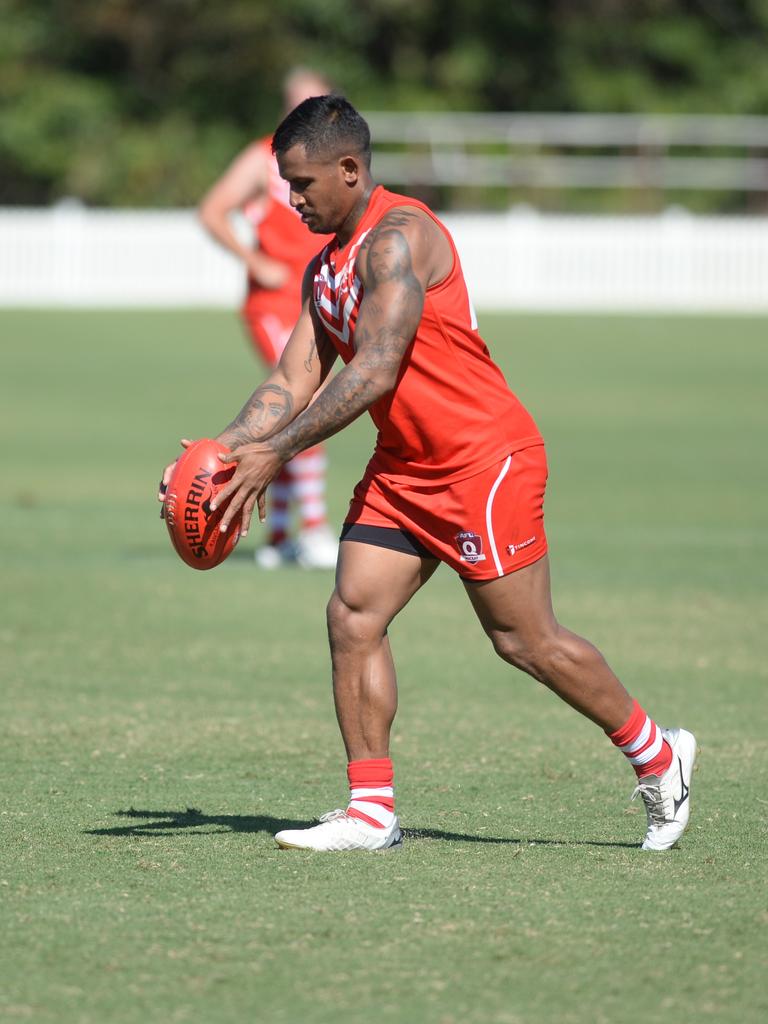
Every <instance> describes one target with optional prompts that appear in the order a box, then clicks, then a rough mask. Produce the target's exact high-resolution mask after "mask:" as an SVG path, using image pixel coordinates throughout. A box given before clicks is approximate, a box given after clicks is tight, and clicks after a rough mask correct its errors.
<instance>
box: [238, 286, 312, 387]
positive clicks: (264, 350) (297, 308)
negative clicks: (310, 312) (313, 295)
mask: <svg viewBox="0 0 768 1024" xmlns="http://www.w3.org/2000/svg"><path fill="white" fill-rule="evenodd" d="M299 293H300V285H297V286H296V290H295V294H294V292H293V290H291V291H290V292H285V291H276V292H267V291H256V290H254V291H251V292H250V293H249V294H248V297H247V298H246V300H245V303H244V304H243V308H242V316H243V320H244V321H245V324H246V327H247V328H248V333H249V334H250V336H251V341H252V342H253V347H254V348H255V349H256V351H257V353H258V354H259V355H260V356H261V358H262V359H263V360H264V362H265V363H266V364H267V366H268V367H269V368H270V369H272V367H274V366H277V364H278V362H279V361H280V356H281V355H282V354H283V349H284V348H285V346H286V345H287V344H288V339H289V338H290V336H291V331H292V330H293V328H294V327H295V326H296V321H297V320H298V318H299V314H300V312H301V303H300V302H299Z"/></svg>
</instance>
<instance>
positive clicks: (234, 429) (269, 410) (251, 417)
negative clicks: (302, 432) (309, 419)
mask: <svg viewBox="0 0 768 1024" xmlns="http://www.w3.org/2000/svg"><path fill="white" fill-rule="evenodd" d="M292 419H293V396H292V395H291V393H290V391H287V390H286V389H285V388H281V387H280V386H279V385H278V384H262V386H261V387H260V388H257V389H256V391H254V393H253V394H252V395H251V397H250V398H249V399H248V401H247V402H246V403H245V405H244V406H243V408H242V409H241V410H240V413H239V414H238V415H237V416H236V417H235V419H234V420H233V421H232V422H231V423H230V424H229V426H228V427H227V428H226V430H224V431H223V435H222V436H223V437H225V439H226V441H227V443H228V444H229V446H230V448H237V447H239V446H240V445H243V444H252V443H253V442H254V441H266V440H267V438H269V437H272V435H273V434H276V433H277V432H278V431H279V430H280V428H281V427H283V426H285V425H286V424H287V423H290V422H291V420H292Z"/></svg>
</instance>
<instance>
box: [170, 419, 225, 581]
mask: <svg viewBox="0 0 768 1024" xmlns="http://www.w3.org/2000/svg"><path fill="white" fill-rule="evenodd" d="M227 451H229V449H228V448H226V447H225V446H224V445H223V444H219V442H218V441H211V440H210V438H207V437H206V438H203V439H202V440H200V441H195V442H194V443H193V444H191V445H190V446H189V448H187V449H186V450H185V451H184V452H183V453H182V454H181V455H180V456H179V458H178V461H177V462H176V465H175V466H174V468H173V473H172V475H171V479H170V481H169V482H168V490H167V491H166V494H165V500H164V501H163V513H164V518H165V524H166V526H167V527H168V533H169V534H170V535H171V541H172V542H173V546H174V547H175V548H176V551H177V552H178V554H179V557H180V558H181V559H182V560H183V561H185V562H186V563H187V565H191V566H192V568H193V569H212V568H213V567H214V566H215V565H219V564H220V563H221V562H223V561H224V559H225V558H227V556H228V555H230V554H231V553H232V550H233V549H234V547H235V545H236V544H237V542H238V540H239V539H240V526H241V522H242V517H241V516H240V515H238V516H236V517H235V519H234V520H233V522H232V523H230V525H229V529H228V530H227V532H226V533H221V531H220V530H219V523H220V522H221V517H222V516H223V514H224V511H225V509H226V503H225V504H224V505H222V506H220V507H219V508H217V509H216V511H215V512H212V511H211V500H212V499H213V498H214V496H215V495H216V494H218V493H219V491H220V490H221V488H222V487H223V486H224V485H225V484H226V483H228V482H229V481H230V480H231V479H232V476H233V474H234V472H235V466H234V465H232V466H225V465H224V464H223V463H222V462H220V461H219V459H218V458H217V456H218V454H219V452H227Z"/></svg>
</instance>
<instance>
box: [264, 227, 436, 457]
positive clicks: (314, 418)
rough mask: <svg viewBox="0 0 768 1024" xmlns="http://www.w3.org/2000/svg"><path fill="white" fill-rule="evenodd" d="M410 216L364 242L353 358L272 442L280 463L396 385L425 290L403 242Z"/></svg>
mask: <svg viewBox="0 0 768 1024" xmlns="http://www.w3.org/2000/svg"><path fill="white" fill-rule="evenodd" d="M414 217H415V215H414V214H411V213H407V212H405V211H402V210H395V211H392V212H391V213H390V214H388V215H387V216H386V217H384V218H383V219H382V221H381V222H380V224H379V225H378V226H377V227H376V228H375V229H374V230H373V231H372V232H371V234H370V235H369V236H368V238H367V239H366V242H365V243H364V246H365V254H364V259H365V260H366V261H367V273H366V275H365V296H364V299H363V303H362V305H361V307H360V315H359V318H358V321H357V324H356V326H355V348H356V350H357V351H356V355H355V357H354V359H353V360H352V361H351V362H350V363H348V364H347V366H345V367H344V369H343V370H342V371H341V372H340V373H339V374H337V376H336V377H335V378H334V379H333V380H332V381H331V383H330V384H329V385H328V387H327V388H326V389H325V391H323V392H322V393H321V394H320V395H319V396H318V397H317V398H316V400H315V401H314V403H313V404H312V405H310V406H309V408H307V409H306V410H305V411H304V412H303V413H302V414H301V415H300V416H297V417H296V419H295V420H294V421H293V422H292V423H290V424H289V425H288V426H286V427H285V429H284V430H281V431H280V432H279V433H278V434H276V435H275V436H274V437H273V438H271V440H270V444H271V445H272V447H273V448H274V449H275V451H277V452H278V454H279V455H280V456H281V457H282V458H283V459H289V458H292V457H293V456H294V455H296V454H297V452H300V451H302V450H303V449H305V448H309V447H310V446H311V445H313V444H317V443H318V442H319V441H323V440H325V438H327V437H331V436H332V435H333V434H335V433H337V432H338V431H339V430H341V429H342V428H343V427H346V426H347V425H348V424H349V423H351V422H352V421H353V420H355V419H357V417H358V416H359V415H360V414H361V413H362V412H364V411H365V410H366V409H368V408H369V407H370V406H371V405H373V403H374V402H375V401H377V400H378V399H379V398H381V397H382V396H383V395H384V394H386V393H387V392H388V391H391V390H392V389H393V388H394V387H395V386H396V382H397V374H398V372H399V370H400V365H401V362H402V359H403V356H404V354H405V352H406V350H407V349H408V347H409V345H410V344H411V342H412V341H413V338H414V335H415V334H416V330H417V328H418V326H419V321H420V319H421V314H422V310H423V307H424V287H423V286H422V284H421V282H420V281H419V279H418V278H417V277H416V275H415V273H414V270H413V264H412V260H411V249H410V246H409V244H408V239H407V238H406V236H405V234H404V233H403V232H402V231H400V228H401V227H403V226H406V225H407V224H409V223H410V222H411V221H412V220H413V219H414ZM311 357H312V354H311V353H310V358H311Z"/></svg>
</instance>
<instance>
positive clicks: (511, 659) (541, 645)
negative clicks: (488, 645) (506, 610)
mask: <svg viewBox="0 0 768 1024" xmlns="http://www.w3.org/2000/svg"><path fill="white" fill-rule="evenodd" d="M489 636H490V639H491V642H492V643H493V649H494V650H495V651H496V653H497V654H498V655H499V657H500V658H502V659H503V660H504V661H506V662H508V663H509V664H510V665H514V667H515V668H517V669H520V671H521V672H526V673H527V674H528V675H530V676H533V677H534V679H538V680H539V681H540V682H545V681H546V680H548V679H549V678H551V677H552V675H553V674H554V673H555V672H556V666H557V664H558V662H559V661H560V660H561V659H562V658H563V657H564V656H565V655H564V652H563V651H562V650H561V645H560V644H559V643H558V641H557V635H556V633H543V634H540V635H538V636H536V637H533V638H525V637H522V636H520V635H519V634H518V633H515V632H507V631H494V632H492V633H490V634H489Z"/></svg>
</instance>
